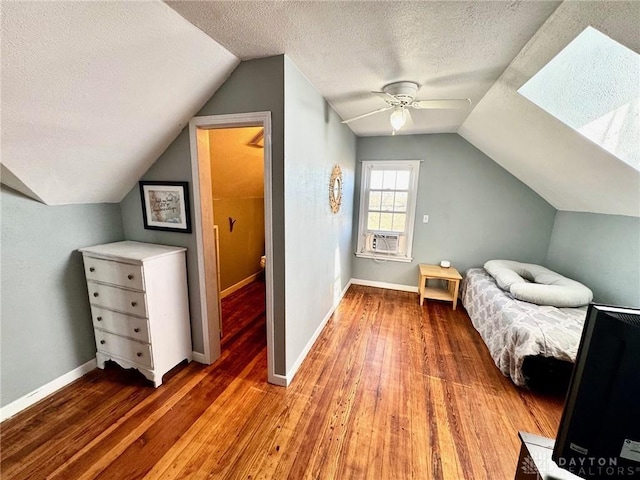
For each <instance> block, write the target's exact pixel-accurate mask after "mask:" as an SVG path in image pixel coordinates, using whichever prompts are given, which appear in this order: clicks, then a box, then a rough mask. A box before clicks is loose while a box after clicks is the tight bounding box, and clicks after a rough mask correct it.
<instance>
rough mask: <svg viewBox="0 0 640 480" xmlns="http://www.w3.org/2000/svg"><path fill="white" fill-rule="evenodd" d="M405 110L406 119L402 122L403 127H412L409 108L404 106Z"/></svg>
mask: <svg viewBox="0 0 640 480" xmlns="http://www.w3.org/2000/svg"><path fill="white" fill-rule="evenodd" d="M405 110H406V112H407V121H406V123H405V124H404V126H405V127H413V117H412V116H411V110H410V109H408V108H406V109H405Z"/></svg>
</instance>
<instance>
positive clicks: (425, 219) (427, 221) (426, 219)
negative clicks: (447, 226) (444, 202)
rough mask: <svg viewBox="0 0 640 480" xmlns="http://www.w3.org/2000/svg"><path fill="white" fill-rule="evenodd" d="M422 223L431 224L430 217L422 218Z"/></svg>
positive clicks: (424, 216)
mask: <svg viewBox="0 0 640 480" xmlns="http://www.w3.org/2000/svg"><path fill="white" fill-rule="evenodd" d="M422 223H429V215H423V216H422Z"/></svg>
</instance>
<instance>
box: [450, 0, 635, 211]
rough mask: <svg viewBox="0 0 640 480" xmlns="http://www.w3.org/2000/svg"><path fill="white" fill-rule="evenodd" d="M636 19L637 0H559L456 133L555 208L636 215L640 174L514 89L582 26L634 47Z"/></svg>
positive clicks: (569, 40)
mask: <svg viewBox="0 0 640 480" xmlns="http://www.w3.org/2000/svg"><path fill="white" fill-rule="evenodd" d="M639 25H640V2H637V1H633V2H565V3H563V4H562V5H561V6H560V7H559V8H558V9H557V10H556V12H555V13H554V15H553V16H552V17H551V18H550V19H549V21H548V22H547V23H546V24H545V25H544V26H543V27H542V28H541V29H540V30H539V31H538V33H536V35H535V36H534V37H533V38H532V39H531V41H530V42H529V43H528V44H527V46H526V47H525V48H524V50H523V51H522V52H520V54H519V55H518V56H517V57H516V58H515V59H514V60H513V62H512V63H511V65H509V68H508V69H507V70H506V71H505V72H504V73H503V74H502V76H501V77H500V79H499V80H498V81H497V82H496V83H495V84H494V85H493V86H492V87H491V89H490V90H489V92H487V94H486V95H485V97H484V98H483V99H482V101H481V102H480V103H479V104H478V105H477V106H476V108H474V110H473V112H472V113H471V115H469V117H468V118H467V120H466V121H465V122H464V124H463V125H462V127H461V128H460V130H459V134H460V135H462V136H463V137H464V138H465V139H467V140H468V141H470V142H471V143H473V144H474V145H475V146H476V147H478V148H479V149H480V150H482V151H483V152H484V153H486V154H487V155H488V156H490V157H491V158H492V159H493V160H495V161H496V162H497V163H499V164H500V165H502V166H503V167H504V168H505V169H506V170H508V171H509V172H510V173H511V174H513V175H515V176H516V177H518V178H519V179H521V180H522V181H523V182H525V183H526V184H527V185H528V186H529V187H531V188H532V189H533V190H535V191H536V192H537V193H538V194H539V195H540V196H542V197H543V198H545V199H546V200H547V201H548V202H549V203H551V204H552V205H553V206H554V207H556V208H557V209H558V210H570V211H580V212H594V213H605V214H618V215H628V216H636V217H638V216H640V172H639V171H638V170H636V169H634V168H633V167H631V166H630V165H628V164H627V163H625V162H624V161H622V160H620V159H618V158H616V157H615V156H614V155H612V154H611V153H609V152H607V151H606V150H604V149H602V148H601V147H599V146H598V145H596V144H595V143H592V142H591V141H590V140H587V139H586V138H585V137H583V136H582V135H580V134H579V133H577V132H575V131H574V130H573V129H572V128H570V127H568V126H567V125H565V124H564V123H562V122H560V121H559V120H557V119H556V118H555V117H553V116H551V115H550V114H549V113H547V112H546V111H544V110H543V109H541V108H539V107H537V106H535V105H534V104H533V103H531V102H530V101H529V100H527V99H526V98H525V97H524V96H522V95H520V94H519V93H518V92H517V90H518V89H519V88H520V87H521V86H522V85H523V84H524V83H525V82H526V81H527V80H529V79H530V78H531V77H532V76H533V75H535V74H536V73H537V72H538V71H539V70H540V69H541V68H542V67H544V66H545V65H546V64H547V63H548V62H549V61H550V60H551V59H552V58H553V57H554V56H555V55H556V54H558V53H559V52H560V51H561V50H562V49H563V48H564V47H565V46H566V45H567V44H568V43H569V42H571V41H572V40H573V39H574V38H575V37H576V36H578V34H580V33H581V32H582V31H583V30H584V29H585V28H587V27H588V26H592V27H594V28H596V29H598V30H599V31H601V32H602V33H604V34H605V35H608V36H609V37H611V38H612V39H614V40H616V41H617V42H619V43H621V44H623V45H625V46H626V47H628V48H631V49H632V50H634V51H635V52H640V27H639ZM637 80H638V81H639V82H640V77H639V78H638V79H637ZM637 141H638V142H640V138H639V139H638V140H637Z"/></svg>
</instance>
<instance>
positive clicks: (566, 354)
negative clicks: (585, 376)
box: [461, 268, 587, 386]
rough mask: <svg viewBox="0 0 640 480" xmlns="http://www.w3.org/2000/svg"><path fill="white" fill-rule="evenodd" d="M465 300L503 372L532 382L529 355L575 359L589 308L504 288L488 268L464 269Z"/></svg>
mask: <svg viewBox="0 0 640 480" xmlns="http://www.w3.org/2000/svg"><path fill="white" fill-rule="evenodd" d="M461 293H462V304H463V305H464V307H465V309H466V310H467V312H468V313H469V317H470V318H471V322H472V323H473V326H474V328H475V329H476V330H477V331H478V333H480V336H481V337H482V339H483V340H484V342H485V344H486V345H487V347H488V349H489V352H490V353H491V357H492V358H493V361H494V362H495V364H496V366H497V367H498V368H499V369H500V371H501V372H502V373H503V374H504V375H505V376H508V377H511V380H513V382H514V383H515V384H516V385H519V386H527V377H526V375H525V374H524V373H523V363H524V362H525V359H527V358H528V357H533V356H541V357H545V358H549V359H552V358H553V359H557V360H560V361H565V362H574V361H575V359H576V355H577V353H578V346H579V344H580V338H581V335H582V327H583V325H584V321H585V317H586V314H587V307H586V306H584V307H577V308H556V307H551V306H541V305H534V304H532V303H528V302H523V301H520V300H516V299H515V298H513V297H512V296H511V295H510V294H509V293H508V292H505V291H503V290H501V289H500V288H499V287H498V286H497V285H496V282H495V281H494V279H493V277H491V276H490V275H489V274H488V273H487V272H486V271H485V270H484V269H483V268H472V269H469V270H467V271H466V272H465V275H464V278H463V280H462V290H461Z"/></svg>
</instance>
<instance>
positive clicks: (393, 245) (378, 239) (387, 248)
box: [371, 233, 400, 253]
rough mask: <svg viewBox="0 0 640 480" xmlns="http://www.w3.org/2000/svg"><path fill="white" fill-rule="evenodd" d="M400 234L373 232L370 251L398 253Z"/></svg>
mask: <svg viewBox="0 0 640 480" xmlns="http://www.w3.org/2000/svg"><path fill="white" fill-rule="evenodd" d="M399 244H400V235H397V234H395V235H393V234H384V233H374V234H373V238H372V239H371V251H372V252H376V253H398V246H399Z"/></svg>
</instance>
